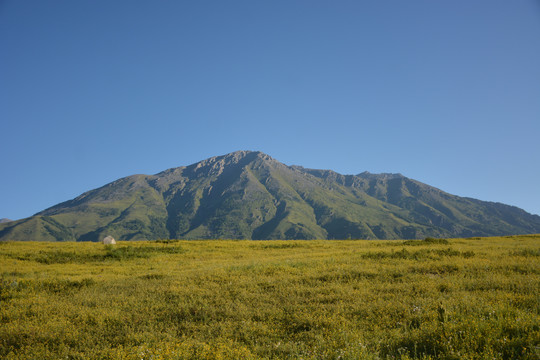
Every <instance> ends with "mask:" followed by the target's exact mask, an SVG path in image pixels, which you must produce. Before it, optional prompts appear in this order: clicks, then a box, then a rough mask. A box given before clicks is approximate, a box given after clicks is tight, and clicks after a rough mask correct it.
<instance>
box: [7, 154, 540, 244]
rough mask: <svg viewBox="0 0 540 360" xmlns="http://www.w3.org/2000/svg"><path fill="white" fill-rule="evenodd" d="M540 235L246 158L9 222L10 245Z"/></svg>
mask: <svg viewBox="0 0 540 360" xmlns="http://www.w3.org/2000/svg"><path fill="white" fill-rule="evenodd" d="M538 232H540V216H537V215H531V214H528V213H527V212H525V211H523V210H521V209H519V208H516V207H512V206H508V205H504V204H499V203H490V202H484V201H479V200H475V199H470V198H463V197H459V196H455V195H451V194H448V193H445V192H443V191H441V190H438V189H436V188H433V187H431V186H428V185H426V184H422V183H420V182H418V181H415V180H412V179H409V178H406V177H404V176H402V175H400V174H369V173H361V174H358V175H341V174H338V173H335V172H333V171H330V170H313V169H305V168H302V167H299V166H286V165H284V164H282V163H280V162H278V161H276V160H274V159H272V158H271V157H269V156H268V155H266V154H263V153H260V152H250V151H238V152H235V153H231V154H228V155H224V156H218V157H213V158H210V159H207V160H204V161H201V162H199V163H196V164H193V165H190V166H187V167H179V168H173V169H169V170H166V171H163V172H161V173H159V174H156V175H134V176H129V177H126V178H122V179H119V180H117V181H115V182H112V183H110V184H108V185H105V186H103V187H101V188H99V189H95V190H92V191H89V192H87V193H84V194H82V195H81V196H79V197H77V198H75V199H73V200H70V201H67V202H64V203H61V204H58V205H56V206H53V207H51V208H49V209H47V210H44V211H42V212H40V213H38V214H36V215H35V216H33V217H30V218H27V219H22V220H18V221H14V222H9V223H4V224H0V239H1V240H46V241H55V240H57V241H74V240H77V241H97V240H99V239H101V238H103V237H104V236H106V235H112V236H114V237H115V238H116V239H120V240H143V239H149V240H152V239H165V238H171V239H217V238H223V239H399V238H405V239H414V238H423V237H426V236H433V237H457V236H461V237H468V236H496V235H509V234H528V233H538Z"/></svg>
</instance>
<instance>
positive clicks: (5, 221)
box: [0, 218, 13, 224]
mask: <svg viewBox="0 0 540 360" xmlns="http://www.w3.org/2000/svg"><path fill="white" fill-rule="evenodd" d="M10 221H13V220H9V219H6V218H3V219H0V224H3V223H7V222H10Z"/></svg>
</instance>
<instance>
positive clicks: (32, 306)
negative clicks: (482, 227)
mask: <svg viewBox="0 0 540 360" xmlns="http://www.w3.org/2000/svg"><path fill="white" fill-rule="evenodd" d="M0 274H1V275H0V276H1V278H0V290H1V291H0V358H2V359H539V358H540V235H524V236H512V237H499V238H471V239H449V240H445V239H426V240H412V241H411V240H409V241H360V240H357V241H224V240H214V241H171V240H164V241H148V242H120V243H119V244H117V245H113V246H104V245H102V244H97V243H35V242H4V243H0Z"/></svg>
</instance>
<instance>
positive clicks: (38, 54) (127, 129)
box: [0, 0, 540, 219]
mask: <svg viewBox="0 0 540 360" xmlns="http://www.w3.org/2000/svg"><path fill="white" fill-rule="evenodd" d="M0 120H1V134H2V136H1V139H2V140H1V141H0V151H1V153H2V162H1V164H2V165H1V176H0V218H1V217H7V218H11V219H19V218H23V217H27V216H30V215H32V214H34V213H36V212H38V211H40V210H43V209H45V208H47V207H49V206H52V205H54V204H56V203H59V202H61V201H65V200H68V199H71V198H73V197H75V196H77V195H79V194H81V193H82V192H84V191H87V190H90V189H93V188H96V187H99V186H102V185H104V184H106V183H108V182H111V181H113V180H116V179H117V178H120V177H123V176H128V175H131V174H137V173H144V174H154V173H157V172H159V171H161V170H164V169H167V168H171V167H176V166H181V165H189V164H191V163H194V162H197V161H199V160H203V159H205V158H208V157H211V156H215V155H222V154H225V153H228V152H232V151H235V150H260V151H263V152H265V153H267V154H269V155H271V156H272V157H274V158H276V159H277V160H279V161H281V162H284V163H286V164H289V165H291V164H297V165H302V166H305V167H311V168H322V169H333V170H335V171H338V172H340V173H344V174H357V173H360V172H362V171H366V170H367V171H370V172H375V173H376V172H400V173H402V174H404V175H405V176H408V177H411V178H413V179H416V180H419V181H422V182H425V183H427V184H430V185H433V186H436V187H438V188H440V189H442V190H445V191H447V192H450V193H452V194H456V195H460V196H469V197H474V198H478V199H481V200H488V201H498V202H503V203H507V204H510V205H515V206H518V207H521V208H523V209H525V210H527V211H529V212H531V213H536V214H540V186H539V185H538V184H539V180H538V179H540V141H539V137H540V2H539V1H535V0H513V1H508V0H475V1H470V0H453V1H432V0H409V1H402V0H388V1H359V0H354V1H317V0H309V1H294V0H287V1H279V0H278V1H252V0H246V1H234V0H231V1H204V0H201V1H133V0H129V1H128V0H126V1H121V0H115V1H89V0H88V1H86V0H81V1H72V0H64V1H57V0H47V1H41V0H26V1H16V0H11V1H9V0H4V1H0Z"/></svg>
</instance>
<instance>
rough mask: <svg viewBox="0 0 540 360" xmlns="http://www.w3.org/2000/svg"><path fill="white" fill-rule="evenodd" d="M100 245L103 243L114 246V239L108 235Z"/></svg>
mask: <svg viewBox="0 0 540 360" xmlns="http://www.w3.org/2000/svg"><path fill="white" fill-rule="evenodd" d="M102 243H104V244H105V245H113V244H116V240H114V238H113V237H112V236H110V235H109V236H107V237H106V238H104V239H103V241H102Z"/></svg>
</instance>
